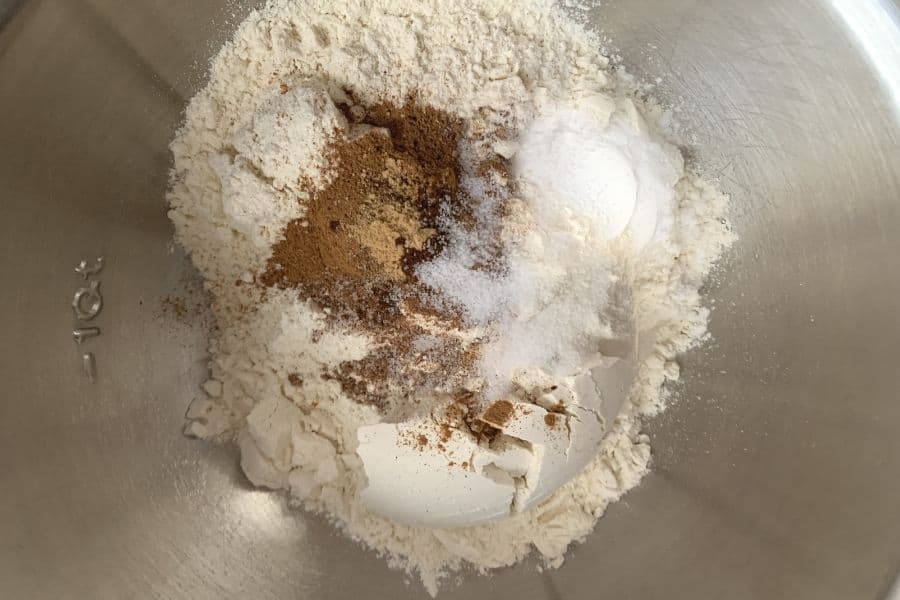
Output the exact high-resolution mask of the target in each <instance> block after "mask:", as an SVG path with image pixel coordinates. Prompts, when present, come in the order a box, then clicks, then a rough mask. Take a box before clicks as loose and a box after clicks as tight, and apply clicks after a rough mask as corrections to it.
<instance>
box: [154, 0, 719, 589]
mask: <svg viewBox="0 0 900 600" xmlns="http://www.w3.org/2000/svg"><path fill="white" fill-rule="evenodd" d="M333 6H334V5H333V3H332V2H330V1H327V0H306V1H303V2H301V1H298V0H272V1H270V2H269V3H268V4H267V5H266V7H265V8H263V9H261V10H259V11H257V12H254V13H253V14H252V15H251V16H250V17H249V18H248V19H247V20H246V21H245V22H244V23H243V24H242V25H241V26H240V28H239V29H238V31H237V33H236V34H235V37H234V39H233V40H232V41H231V42H229V43H228V44H226V46H225V47H224V48H223V49H222V51H221V52H220V54H219V55H218V56H217V57H216V59H215V60H214V61H213V64H212V67H211V73H210V81H209V83H208V85H207V87H206V88H205V89H204V90H203V91H202V92H201V93H200V94H198V96H197V97H195V98H194V99H193V100H192V102H191V104H190V106H189V107H188V110H187V114H186V120H185V125H184V127H183V128H182V129H181V131H180V132H179V133H178V135H177V137H176V139H175V141H174V142H173V144H172V151H173V154H174V156H175V169H174V171H173V176H172V185H171V190H170V193H169V202H170V204H171V212H170V216H171V218H172V220H173V222H174V223H175V226H176V234H177V239H178V240H179V242H180V243H181V244H182V245H184V247H185V248H186V249H188V250H189V251H190V253H191V256H192V259H193V261H194V263H195V265H196V266H197V267H198V269H199V270H200V272H201V273H202V275H203V277H204V279H205V282H206V286H207V288H208V290H209V291H210V293H211V296H212V299H213V305H212V309H213V312H214V314H215V317H216V320H217V324H218V328H217V330H216V332H215V333H214V335H213V337H212V339H211V341H210V352H211V356H212V359H211V363H210V379H209V380H208V381H207V382H206V383H205V384H204V391H205V397H204V398H202V399H200V400H197V401H195V402H194V403H192V405H191V407H190V409H189V412H188V418H189V420H190V423H189V426H188V432H189V433H190V434H192V435H197V436H200V437H204V438H210V439H212V438H216V439H236V441H237V443H238V444H239V446H240V449H241V464H242V467H243V469H244V471H245V473H246V474H247V476H248V477H249V478H250V480H251V481H252V482H253V483H254V484H256V485H259V486H264V487H269V488H272V489H285V490H289V492H290V495H291V497H292V498H293V499H294V500H296V501H297V502H298V503H300V504H302V505H303V506H305V507H306V508H308V509H309V510H313V511H321V512H324V513H326V514H328V515H329V516H330V517H331V518H332V519H334V521H335V522H336V523H337V524H338V525H339V526H340V527H342V528H343V529H344V530H345V531H346V532H347V534H348V535H350V536H351V537H353V538H355V539H357V540H360V541H362V542H363V543H365V544H367V545H369V546H370V547H372V548H373V549H375V550H377V551H379V552H380V553H382V554H383V555H385V556H387V557H388V560H389V562H390V564H391V565H392V566H395V567H398V568H403V569H406V570H409V571H416V572H418V574H419V575H420V576H421V578H422V581H423V583H424V584H425V586H426V588H427V589H428V591H429V592H431V593H432V594H434V593H436V591H437V588H438V583H439V581H440V580H441V578H442V577H444V576H446V575H447V574H448V573H450V572H453V571H455V570H457V569H459V568H461V567H462V566H463V565H464V564H467V563H468V564H471V565H473V566H474V567H475V568H476V569H479V570H482V571H484V570H487V569H493V568H498V567H502V566H506V565H511V564H514V563H516V562H518V561H519V560H521V559H522V558H524V557H525V556H526V555H527V554H529V553H530V552H531V551H532V550H537V552H538V553H539V554H540V555H541V556H542V557H543V558H544V560H545V563H546V564H547V565H548V566H559V565H560V564H561V563H562V560H563V556H564V554H565V552H566V550H567V548H568V547H569V545H570V544H571V543H572V542H577V541H579V540H581V539H583V538H584V536H585V535H587V534H588V533H589V532H590V531H591V529H592V528H593V526H594V524H595V523H596V521H597V519H598V518H599V517H600V516H601V515H602V514H603V512H604V510H605V507H606V506H607V505H608V504H609V503H610V502H613V501H615V500H617V499H618V498H619V497H620V496H621V495H622V494H623V493H625V492H626V491H627V490H628V489H630V488H631V487H633V486H634V485H636V484H637V483H638V482H639V481H640V478H641V477H642V476H643V475H644V474H645V473H646V471H647V468H648V464H649V461H650V450H649V446H648V445H647V439H646V436H644V435H643V434H641V431H640V430H641V418H642V417H645V416H649V415H653V414H655V413H657V412H658V411H659V410H661V409H662V408H663V407H664V405H665V391H664V387H663V386H664V383H665V382H666V381H669V380H673V379H677V377H678V368H677V364H676V363H675V362H674V359H675V357H676V355H677V354H678V353H680V352H682V351H684V350H686V349H688V348H689V347H691V346H692V345H694V344H695V343H697V342H699V341H700V340H701V339H702V338H703V336H704V335H705V334H706V320H707V314H708V312H707V310H706V309H704V308H703V307H702V306H701V303H700V295H699V291H698V290H699V289H700V287H701V285H702V284H703V282H704V280H705V278H706V276H707V275H708V273H709V271H710V269H711V268H712V266H713V264H714V262H715V260H716V259H717V258H718V256H720V254H721V253H722V251H723V250H724V249H725V247H727V245H728V244H729V243H730V242H731V235H730V233H729V232H728V229H727V226H726V224H725V220H724V211H725V208H726V200H725V198H724V197H723V196H722V195H721V194H719V193H718V192H717V191H716V190H715V188H714V187H712V186H711V185H709V184H707V183H705V182H704V181H703V180H702V179H700V178H699V177H697V176H696V175H694V174H692V173H690V172H689V171H686V170H685V168H684V165H683V162H682V159H681V155H680V153H679V152H678V150H677V149H676V148H674V147H673V146H671V145H670V144H669V143H667V142H666V141H665V135H664V133H663V132H662V131H661V130H660V127H659V126H658V125H657V123H659V122H660V120H661V111H660V110H659V109H658V108H657V107H656V106H654V105H653V104H652V103H649V102H647V101H640V100H638V99H635V98H634V97H633V94H632V93H631V90H629V89H627V86H626V85H625V84H624V83H623V82H622V81H620V80H619V79H618V78H617V77H616V76H615V74H614V73H613V72H612V71H611V69H610V67H609V64H608V61H607V60H606V59H605V58H604V57H603V56H602V55H601V54H600V53H599V50H598V48H599V47H600V44H599V43H598V41H597V40H596V39H595V38H594V37H593V36H592V35H591V34H589V33H588V32H586V31H585V30H584V29H582V28H581V27H580V26H579V25H577V24H575V23H573V22H572V21H570V20H568V19H567V18H566V17H565V16H564V15H563V14H562V13H561V12H559V11H558V10H557V9H556V8H555V7H554V5H553V3H552V2H550V1H549V0H529V1H528V2H522V3H508V2H500V1H499V0H463V1H461V2H454V3H446V2H441V1H440V0H421V1H418V0H416V1H414V0H349V1H348V2H346V3H343V4H342V6H341V10H340V11H339V12H335V11H334V10H333ZM298 551H299V549H298Z"/></svg>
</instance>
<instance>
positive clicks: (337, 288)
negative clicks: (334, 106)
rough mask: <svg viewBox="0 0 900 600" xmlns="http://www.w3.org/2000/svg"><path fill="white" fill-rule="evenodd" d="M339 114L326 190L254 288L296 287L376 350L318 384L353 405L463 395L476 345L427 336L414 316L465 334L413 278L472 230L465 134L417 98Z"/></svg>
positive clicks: (500, 163) (489, 173)
mask: <svg viewBox="0 0 900 600" xmlns="http://www.w3.org/2000/svg"><path fill="white" fill-rule="evenodd" d="M341 108H342V109H343V110H344V112H345V114H346V115H347V116H348V121H349V122H350V123H352V124H351V125H350V126H349V129H348V130H347V131H345V132H339V135H337V136H336V141H335V142H334V143H333V144H332V145H331V147H330V148H329V150H328V153H329V156H330V159H331V163H332V165H333V167H332V172H331V173H330V174H329V181H330V183H328V184H327V185H326V186H325V187H324V188H322V189H320V190H312V192H311V195H310V198H309V200H308V201H307V204H306V211H305V215H304V217H303V218H302V219H298V220H295V221H292V222H291V223H289V224H288V225H287V227H286V229H285V231H284V238H283V240H282V241H281V242H280V243H278V244H277V245H276V246H275V248H274V249H273V253H272V256H271V258H270V259H269V261H268V264H267V268H266V270H265V272H264V273H263V274H262V276H261V277H260V278H259V281H260V284H261V285H262V286H265V287H280V288H295V289H297V290H298V291H299V292H300V293H301V295H302V296H304V297H306V298H308V299H309V300H311V301H313V302H315V303H316V304H317V305H319V306H321V307H322V308H326V309H328V310H327V314H328V318H330V319H332V320H336V321H340V322H342V323H344V324H347V325H350V326H353V327H360V328H363V329H365V330H366V331H367V332H368V333H370V334H371V335H372V336H373V337H374V338H375V339H376V340H377V341H378V342H380V346H379V347H378V348H377V349H376V350H374V351H373V352H371V353H370V355H369V356H367V357H366V358H365V359H364V360H362V361H352V362H347V363H344V364H342V365H340V366H339V367H338V368H336V369H334V370H333V371H331V372H329V373H326V374H325V376H326V377H328V378H332V379H335V380H337V381H339V382H340V383H341V385H342V388H343V389H344V391H345V392H346V393H348V394H349V395H351V396H352V397H354V398H356V399H357V400H359V401H363V402H367V403H371V404H375V405H379V406H384V405H385V403H386V399H387V398H388V397H390V396H397V394H398V387H399V392H400V393H401V394H402V393H406V394H407V395H410V396H411V395H414V393H415V392H416V391H417V390H418V389H421V388H432V389H433V388H434V387H438V386H439V387H442V388H448V387H450V388H452V387H454V386H455V385H457V384H458V385H462V382H463V380H464V379H465V378H466V377H467V375H468V374H469V372H470V371H471V367H472V365H474V364H475V361H476V360H477V358H478V347H477V345H463V344H462V343H461V342H460V341H459V340H458V339H457V338H455V337H453V336H449V335H440V334H434V332H433V331H426V330H424V329H423V328H422V327H421V325H419V324H417V322H416V318H415V317H416V316H421V317H427V318H429V319H430V320H431V321H436V322H438V323H442V324H443V325H444V327H445V329H447V330H452V329H454V328H459V327H460V326H461V325H462V323H461V320H460V317H459V314H458V313H456V312H455V311H454V308H453V306H452V305H450V304H448V303H446V302H443V301H439V299H436V298H435V294H434V292H433V291H432V290H429V289H427V288H426V287H425V286H424V285H423V284H422V283H421V282H420V281H419V280H418V279H417V277H416V268H417V266H418V265H419V264H421V263H422V262H424V261H428V260H431V259H432V258H434V257H435V256H437V255H438V254H439V253H440V252H441V251H442V250H443V248H444V247H445V245H446V243H447V238H448V236H449V233H450V232H449V227H448V224H449V223H453V222H455V223H466V222H469V221H471V220H472V219H473V216H472V215H473V209H474V203H475V202H477V199H474V198H472V197H470V196H469V195H468V194H467V193H466V191H465V189H464V187H463V185H462V179H463V170H462V166H461V161H460V145H461V143H464V136H465V124H464V122H463V121H462V120H461V119H459V118H457V117H455V116H453V115H450V114H448V113H446V112H443V111H441V110H438V109H435V108H433V107H430V106H427V105H425V104H423V103H421V102H419V101H418V100H416V99H411V100H409V101H408V102H406V103H405V104H404V105H402V106H395V105H393V104H390V103H380V104H376V105H373V106H367V107H366V106H361V105H359V104H354V105H353V106H343V107H341ZM505 169H506V165H505V162H504V160H503V159H502V158H500V157H492V158H491V159H490V160H488V161H485V162H484V163H483V164H482V165H480V166H479V167H478V169H477V170H476V171H477V172H476V173H475V175H476V176H480V177H494V178H497V179H500V178H502V177H504V176H505V175H504V174H505Z"/></svg>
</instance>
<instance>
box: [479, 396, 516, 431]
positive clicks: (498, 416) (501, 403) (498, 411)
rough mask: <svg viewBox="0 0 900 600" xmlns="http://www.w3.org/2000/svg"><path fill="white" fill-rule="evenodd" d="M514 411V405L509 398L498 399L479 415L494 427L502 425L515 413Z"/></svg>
mask: <svg viewBox="0 0 900 600" xmlns="http://www.w3.org/2000/svg"><path fill="white" fill-rule="evenodd" d="M515 411H516V408H515V406H513V403H512V402H510V401H509V400H498V401H496V402H494V403H493V404H491V405H490V406H489V407H488V409H487V410H486V411H485V412H484V414H483V415H481V419H482V420H483V421H484V422H486V423H489V424H490V425H493V426H494V427H503V425H505V424H506V422H507V421H509V420H510V419H511V418H512V416H513V414H515Z"/></svg>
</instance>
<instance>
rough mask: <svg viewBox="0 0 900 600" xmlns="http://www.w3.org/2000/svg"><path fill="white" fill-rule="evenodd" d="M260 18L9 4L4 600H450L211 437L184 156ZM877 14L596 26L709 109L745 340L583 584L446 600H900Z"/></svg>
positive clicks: (716, 284)
mask: <svg viewBox="0 0 900 600" xmlns="http://www.w3.org/2000/svg"><path fill="white" fill-rule="evenodd" d="M250 4H252V3H240V2H239V3H230V4H227V5H223V3H221V2H218V1H215V0H196V1H194V2H175V1H172V0H140V1H138V0H133V1H132V2H128V3H126V4H123V3H121V2H116V1H114V0H28V1H24V2H12V3H10V2H7V3H3V2H0V23H4V26H3V28H2V30H0V81H3V85H2V86H0V114H2V115H3V118H2V119H0V140H2V143H0V182H2V189H3V200H2V203H3V204H2V207H3V216H2V218H0V240H2V242H3V244H4V253H5V256H4V260H2V261H0V281H2V282H3V283H4V290H3V292H2V294H0V311H2V314H3V315H4V316H5V318H6V321H5V326H4V329H5V338H6V339H5V344H4V345H3V347H2V350H0V379H2V381H3V382H4V387H5V389H6V400H5V401H4V402H2V403H0V456H3V457H5V461H4V463H5V464H4V465H3V468H2V469H0V489H2V490H3V493H2V494H0V530H2V531H3V532H4V534H3V535H2V536H0V589H2V590H3V591H4V596H8V597H10V598H24V597H55V598H68V597H98V598H99V597H115V598H123V597H166V598H181V597H184V598H204V597H222V596H224V597H237V596H243V595H251V594H252V595H253V596H254V597H273V598H275V597H278V598H288V597H300V598H307V597H309V598H346V597H351V595H355V594H359V595H362V594H366V595H368V596H369V597H375V598H382V597H383V598H414V597H421V596H422V595H423V594H424V592H423V591H422V589H421V588H420V587H419V586H418V585H417V584H415V583H414V584H413V585H411V586H408V585H406V584H405V583H404V578H403V577H401V576H400V575H398V574H397V573H395V572H392V571H390V570H388V568H387V567H386V566H384V564H383V562H382V561H381V560H379V559H377V558H376V557H374V556H372V555H371V554H370V553H368V552H367V551H365V550H363V549H361V548H359V547H357V546H356V545H354V544H353V543H351V542H349V541H347V540H345V539H344V538H342V537H341V536H340V535H338V534H336V533H335V532H334V531H333V530H332V528H331V527H330V526H329V525H328V524H327V523H326V522H325V521H324V520H323V519H322V518H319V517H316V516H309V515H305V514H303V513H300V512H296V511H292V510H289V509H288V508H287V506H286V503H285V501H284V499H283V498H282V497H280V496H279V495H276V494H269V493H265V492H261V491H257V490H254V489H251V487H250V485H249V484H248V483H247V482H246V481H245V480H244V478H243V476H242V475H241V474H240V470H239V467H238V466H237V455H236V450H235V449H234V448H231V447H215V446H210V445H208V444H205V443H202V442H198V441H194V440H189V439H187V438H184V437H183V436H182V435H181V433H180V432H181V426H182V419H183V415H184V411H185V409H186V407H187V405H188V403H189V401H190V400H191V398H192V397H193V395H194V394H195V393H196V391H197V386H198V384H199V383H200V382H201V381H202V379H203V375H204V373H205V360H206V359H205V330H204V326H203V324H202V322H200V320H198V319H195V318H183V317H181V316H179V314H178V313H179V312H180V311H179V310H175V309H173V308H172V302H171V301H168V302H167V301H166V298H170V300H171V299H177V301H181V300H186V301H187V302H188V303H189V304H191V306H193V304H196V303H200V302H202V293H201V292H200V290H199V284H198V282H197V280H196V276H195V274H194V273H193V271H192V269H191V268H190V266H189V263H188V261H187V260H186V259H185V257H184V256H183V255H182V254H181V253H180V252H179V251H178V249H174V248H173V247H172V246H171V244H170V238H171V233H172V232H171V228H170V226H169V223H168V221H167V218H166V214H165V204H164V200H163V196H164V193H165V188H166V180H167V172H168V169H169V166H170V156H169V153H168V150H167V145H168V142H169V140H170V139H171V137H172V135H173V133H174V130H175V128H176V127H177V125H178V123H179V120H180V118H181V111H182V110H183V107H184V105H185V103H186V101H187V99H188V98H190V97H191V95H192V94H193V93H194V92H195V91H196V90H197V89H198V88H199V86H200V85H202V77H203V72H204V66H205V64H206V61H207V60H208V58H209V57H210V56H211V55H212V53H214V51H215V50H216V48H217V47H218V46H219V45H220V44H221V43H222V42H223V41H224V40H225V39H227V37H228V35H229V32H230V31H231V30H232V29H233V27H234V26H235V24H236V23H237V22H239V20H240V18H241V17H242V15H244V14H246V13H247V11H248V10H249V9H250ZM847 5H848V3H847V2H844V1H843V0H831V1H830V2H826V1H824V0H823V1H818V2H817V1H813V0H810V1H803V2H797V1H796V0H771V1H769V2H744V1H742V0H718V1H716V2H697V1H696V0H628V1H627V2H624V1H618V2H611V3H603V6H602V7H597V8H593V9H590V10H588V11H582V12H581V13H580V14H581V15H582V16H586V17H587V18H588V19H590V21H591V23H592V26H594V27H597V28H599V29H602V31H603V32H604V33H605V34H606V35H607V36H608V37H609V40H610V47H612V48H615V49H616V52H617V53H618V54H619V55H621V57H622V59H623V63H624V64H625V65H626V66H627V67H628V69H629V70H630V71H631V72H632V73H634V74H635V75H637V76H638V77H639V78H641V79H642V80H644V81H648V82H656V90H655V92H654V93H655V94H657V95H658V96H660V97H661V98H663V99H665V100H666V101H667V102H668V103H669V104H670V105H672V106H674V107H676V108H677V110H678V113H677V114H678V116H679V118H680V119H681V121H682V122H683V123H684V125H685V126H684V130H683V139H682V143H683V144H684V145H685V147H686V148H687V150H688V152H689V155H690V156H691V158H692V160H694V161H695V164H697V165H698V166H700V167H701V168H702V170H703V171H704V172H705V173H706V174H708V175H710V176H712V177H716V178H718V180H719V181H720V185H721V187H722V188H723V189H724V190H725V191H727V192H729V193H730V194H731V195H732V197H733V222H734V224H735V228H736V230H737V232H738V234H739V235H740V236H741V239H740V241H739V243H738V244H737V245H736V247H735V248H734V251H733V252H732V254H731V255H730V256H729V258H728V259H727V261H726V263H725V265H724V266H723V268H722V270H721V273H720V275H719V276H717V277H716V278H715V279H714V281H712V282H711V283H710V284H709V286H708V288H707V294H708V298H709V300H708V302H709V305H710V306H712V307H714V311H713V315H712V323H711V330H712V333H713V336H714V339H713V341H712V342H711V343H709V344H707V345H706V346H704V347H703V348H701V349H699V350H698V351H696V352H694V353H691V354H689V355H688V356H685V357H684V359H683V366H684V369H683V372H684V382H683V384H682V385H679V386H678V395H679V397H680V398H681V399H680V400H679V401H678V402H676V403H675V404H674V406H672V408H671V409H670V410H669V411H668V412H667V413H665V414H664V415H663V416H662V417H660V418H659V419H657V420H656V421H654V422H652V423H649V424H648V430H649V432H650V433H651V435H652V438H653V444H654V452H655V462H654V467H653V472H652V473H651V474H650V475H649V476H648V477H647V478H646V479H645V481H644V482H643V484H642V485H641V486H640V487H639V488H637V489H636V490H634V491H632V492H631V493H629V494H628V495H627V496H626V498H625V499H624V500H623V501H622V502H620V503H618V504H616V505H614V506H612V507H611V508H610V509H609V511H608V513H607V515H606V517H605V518H604V519H603V520H601V522H600V524H599V525H598V527H597V529H596V531H595V532H594V534H593V535H591V536H590V537H589V538H588V540H587V541H586V543H585V544H584V545H581V546H578V547H576V548H574V549H573V550H572V552H571V554H570V556H569V558H568V560H567V562H566V564H565V565H564V566H563V567H562V568H561V569H559V570H555V571H547V572H543V573H539V572H537V570H536V569H535V563H533V562H530V563H526V564H525V565H524V566H519V567H516V568H512V569H506V570H503V571H501V572H498V573H497V574H495V575H494V576H493V577H491V578H478V577H469V576H465V577H463V581H462V583H461V585H459V586H453V585H451V586H449V587H448V588H447V589H446V591H445V592H443V593H442V597H443V598H446V599H447V600H450V599H453V598H473V597H477V598H497V599H505V598H509V599H516V600H523V599H538V598H571V599H576V598H585V599H587V598H592V599H593V598H597V597H598V593H599V594H602V595H608V596H609V597H612V598H668V599H679V598H685V599H687V598H698V597H703V598H710V597H728V598H780V597H791V598H796V599H804V598H809V599H816V600H821V599H823V598H842V599H845V598H873V599H874V598H880V597H883V596H884V595H885V594H886V593H887V591H888V590H889V589H890V586H891V583H892V581H893V579H894V576H895V575H896V571H897V568H898V565H900V543H898V542H900V522H898V520H897V518H896V507H897V506H900V483H898V479H897V477H895V474H896V473H897V472H900V435H898V433H900V402H898V397H900V393H898V392H900V378H898V377H897V357H898V356H900V311H898V299H900V276H898V275H897V273H898V272H900V236H898V235H897V232H898V231H900V203H898V202H897V199H898V198H900V154H898V148H900V127H898V121H897V114H898V113H897V112H895V111H896V109H897V107H896V104H895V103H896V102H897V101H898V99H897V98H893V97H892V96H891V93H890V91H891V90H890V86H887V85H885V81H884V71H883V69H882V72H881V76H880V75H879V69H878V65H879V60H881V61H882V66H883V63H884V60H885V55H879V54H878V52H879V51H878V50H877V49H878V48H881V49H882V51H884V49H885V48H888V49H889V48H890V44H888V46H884V45H881V46H878V44H874V45H873V44H872V43H871V41H872V40H871V38H870V37H869V38H867V36H865V35H862V36H861V35H860V34H861V32H862V33H864V32H865V31H867V29H866V25H865V23H866V22H867V21H866V20H865V19H866V18H869V19H870V21H868V22H869V23H870V24H871V23H872V21H871V17H872V15H874V16H875V17H876V21H874V23H875V25H877V26H873V27H874V29H872V31H875V30H880V31H881V32H882V36H884V32H885V31H887V35H888V38H887V40H888V42H891V40H893V44H894V46H893V47H894V48H896V47H897V46H896V45H897V44H898V41H897V40H898V39H900V34H898V30H897V25H896V21H892V20H891V19H893V18H895V16H896V12H897V11H896V4H894V3H892V2H887V1H884V0H859V1H858V2H856V3H853V6H854V7H856V10H854V9H853V7H850V8H849V9H848V8H847ZM848 11H849V12H848ZM879 11H881V12H879ZM861 15H862V16H861ZM866 15H868V17H867V16H866ZM860 19H862V21H860ZM882 19H886V20H882ZM860 22H862V26H861V25H860ZM885 23H888V26H887V29H885V26H884V24H885ZM891 35H893V38H891ZM873 48H875V50H873ZM887 58H889V56H888V57H887ZM888 83H890V82H888ZM98 256H104V257H105V258H106V266H105V268H104V270H103V271H102V272H101V273H100V274H99V276H98V277H99V279H100V280H101V282H102V284H101V286H102V287H101V290H102V295H103V299H104V308H103V311H102V313H101V314H100V315H99V316H98V317H97V319H95V321H94V322H92V323H91V325H95V326H97V327H99V328H100V329H101V335H100V336H99V337H96V338H93V339H91V340H89V341H86V342H85V343H84V344H82V345H80V346H79V345H76V344H75V343H74V341H73V339H72V330H73V326H74V321H73V316H72V311H71V309H70V308H69V305H70V303H71V301H72V297H73V294H74V293H75V292H76V290H78V288H79V287H80V286H81V285H82V284H83V282H82V280H81V278H80V277H79V276H78V275H77V274H76V273H75V272H74V270H73V269H74V267H75V266H76V264H77V263H78V262H79V261H80V260H82V259H87V260H88V261H92V260H93V259H94V258H96V257H98ZM85 352H91V353H93V354H94V356H95V360H96V370H97V378H96V381H95V382H94V383H90V382H89V381H87V380H86V379H85V378H84V377H83V376H82V354H84V353H85Z"/></svg>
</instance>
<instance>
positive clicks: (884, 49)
mask: <svg viewBox="0 0 900 600" xmlns="http://www.w3.org/2000/svg"><path fill="white" fill-rule="evenodd" d="M830 1H831V6H832V7H833V8H834V10H835V12H837V13H838V15H839V16H840V17H841V20H842V21H843V22H844V23H846V24H847V27H848V28H849V29H850V31H851V32H852V34H853V37H854V38H856V42H857V43H858V44H859V45H860V47H861V48H862V50H863V52H864V53H865V55H866V58H867V59H868V60H869V62H870V63H871V64H872V67H873V68H874V69H875V71H876V72H877V73H878V76H879V77H880V78H881V81H882V83H883V84H884V86H885V88H886V89H887V92H888V94H889V95H890V97H891V102H892V104H893V106H894V117H895V118H896V119H897V121H898V123H900V9H898V8H897V4H896V3H894V2H893V0H830Z"/></svg>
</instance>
